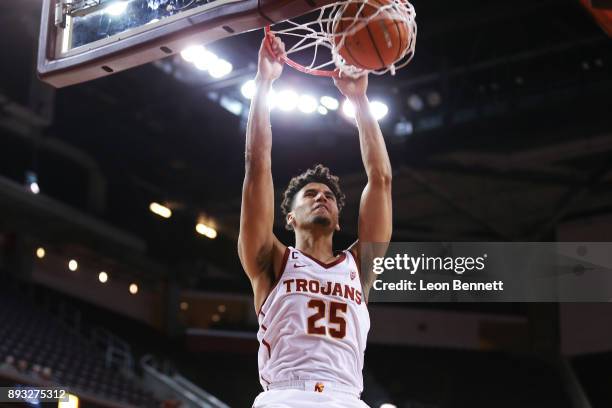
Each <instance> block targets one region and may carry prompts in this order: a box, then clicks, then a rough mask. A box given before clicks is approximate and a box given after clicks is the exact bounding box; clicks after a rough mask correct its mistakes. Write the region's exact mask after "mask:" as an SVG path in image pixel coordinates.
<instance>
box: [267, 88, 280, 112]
mask: <svg viewBox="0 0 612 408" xmlns="http://www.w3.org/2000/svg"><path fill="white" fill-rule="evenodd" d="M277 105H278V93H276V91H275V90H274V89H270V93H269V94H268V106H269V107H270V109H274V108H276V106H277Z"/></svg>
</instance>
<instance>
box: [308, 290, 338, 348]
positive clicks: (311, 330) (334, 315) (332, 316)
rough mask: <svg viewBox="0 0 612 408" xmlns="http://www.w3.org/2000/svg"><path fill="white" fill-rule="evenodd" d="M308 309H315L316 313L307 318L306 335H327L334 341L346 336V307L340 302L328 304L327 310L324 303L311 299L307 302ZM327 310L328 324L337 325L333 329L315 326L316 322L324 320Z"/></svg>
mask: <svg viewBox="0 0 612 408" xmlns="http://www.w3.org/2000/svg"><path fill="white" fill-rule="evenodd" d="M308 308H309V309H316V313H315V314H313V315H312V316H310V317H309V318H308V334H323V335H325V333H326V332H327V333H329V335H330V336H332V337H333V338H335V339H343V338H344V336H346V320H345V319H344V314H345V313H346V309H347V305H346V303H341V302H329V308H328V307H327V304H326V302H324V301H322V300H319V299H311V300H310V301H309V302H308ZM327 309H329V318H328V319H327V320H328V323H330V324H334V325H337V328H335V327H329V325H328V326H317V322H318V321H319V320H321V319H324V318H325V316H326V311H327Z"/></svg>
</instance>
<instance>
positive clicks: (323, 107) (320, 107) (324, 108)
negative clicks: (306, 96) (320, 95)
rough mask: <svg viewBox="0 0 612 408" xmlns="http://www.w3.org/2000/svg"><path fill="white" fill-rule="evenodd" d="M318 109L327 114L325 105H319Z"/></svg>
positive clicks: (322, 113)
mask: <svg viewBox="0 0 612 408" xmlns="http://www.w3.org/2000/svg"><path fill="white" fill-rule="evenodd" d="M317 111H318V112H319V113H320V114H321V115H327V108H326V107H325V106H319V108H318V109H317Z"/></svg>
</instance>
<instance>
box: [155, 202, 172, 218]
mask: <svg viewBox="0 0 612 408" xmlns="http://www.w3.org/2000/svg"><path fill="white" fill-rule="evenodd" d="M149 210H151V212H152V213H153V214H157V215H159V216H160V217H162V218H170V217H172V210H170V209H169V208H168V207H166V206H164V205H161V204H159V203H156V202H152V203H151V204H149Z"/></svg>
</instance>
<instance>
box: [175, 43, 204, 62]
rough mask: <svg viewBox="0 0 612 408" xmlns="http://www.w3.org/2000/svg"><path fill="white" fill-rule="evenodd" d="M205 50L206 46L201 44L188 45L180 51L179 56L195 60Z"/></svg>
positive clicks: (188, 60) (190, 60)
mask: <svg viewBox="0 0 612 408" xmlns="http://www.w3.org/2000/svg"><path fill="white" fill-rule="evenodd" d="M205 52H206V48H204V46H202V45H190V46H189V47H187V48H185V49H184V50H183V51H181V57H183V59H184V60H185V61H187V62H195V61H196V60H197V59H198V58H200V57H201V56H202V55H203V54H204V53H205Z"/></svg>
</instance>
